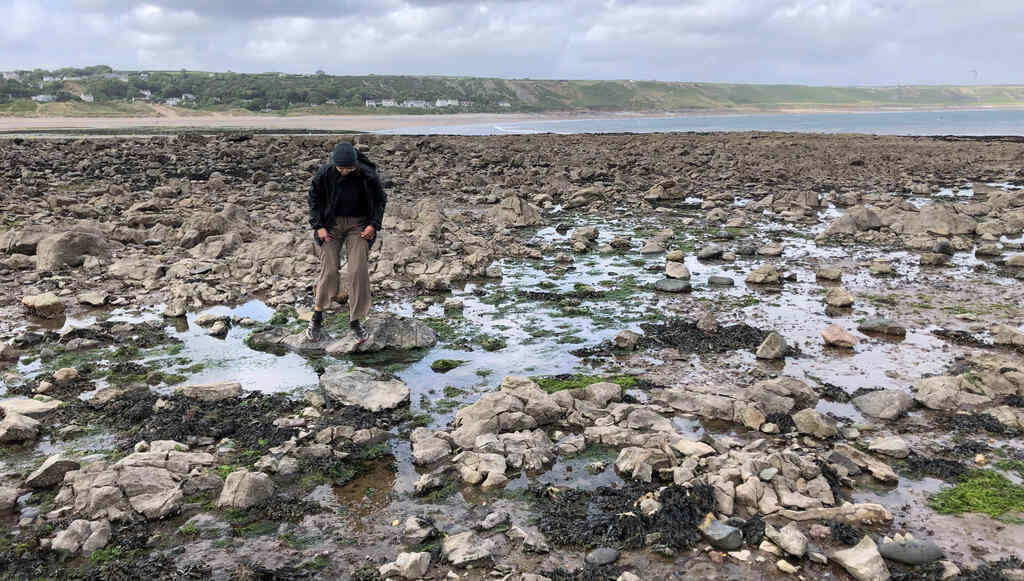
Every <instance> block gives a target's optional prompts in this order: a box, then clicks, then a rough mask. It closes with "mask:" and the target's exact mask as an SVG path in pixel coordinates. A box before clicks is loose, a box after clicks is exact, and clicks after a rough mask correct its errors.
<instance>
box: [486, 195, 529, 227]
mask: <svg viewBox="0 0 1024 581" xmlns="http://www.w3.org/2000/svg"><path fill="white" fill-rule="evenodd" d="M487 216H488V217H489V218H490V219H491V220H492V221H494V222H497V223H498V224H504V225H506V226H512V227H513V228H522V227H526V226H535V225H537V224H539V223H540V210H539V209H538V208H537V207H536V206H534V205H533V204H530V203H529V202H527V201H526V200H523V199H522V198H520V197H518V196H515V195H512V196H508V197H506V198H505V199H503V200H502V201H501V202H500V203H499V204H498V205H497V206H495V207H493V208H491V209H490V210H489V211H488V212H487Z"/></svg>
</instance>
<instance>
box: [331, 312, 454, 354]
mask: <svg viewBox="0 0 1024 581" xmlns="http://www.w3.org/2000/svg"><path fill="white" fill-rule="evenodd" d="M363 330H365V331H366V340H365V341H363V342H362V343H360V342H359V340H358V339H357V338H356V336H355V334H354V333H349V334H347V335H345V336H344V337H342V338H341V339H340V340H338V341H335V342H333V343H331V344H330V345H328V346H327V353H328V354H330V355H343V354H348V353H374V352H377V351H385V350H389V349H394V350H409V349H422V348H425V347H433V346H434V344H435V343H437V333H435V332H434V330H433V329H431V328H430V326H428V325H427V324H426V323H424V322H423V321H418V320H416V319H410V318H407V317H399V316H398V315H392V314H390V313H389V314H385V315H382V316H378V317H371V318H369V319H367V320H366V321H365V322H364V323H363Z"/></svg>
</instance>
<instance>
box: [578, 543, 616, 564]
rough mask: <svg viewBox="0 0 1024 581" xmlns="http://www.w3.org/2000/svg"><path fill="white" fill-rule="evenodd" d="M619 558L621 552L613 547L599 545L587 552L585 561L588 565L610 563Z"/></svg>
mask: <svg viewBox="0 0 1024 581" xmlns="http://www.w3.org/2000/svg"><path fill="white" fill-rule="evenodd" d="M618 560H619V552H618V551H617V550H615V549H613V548H611V547H599V548H597V549H594V550H593V551H590V552H589V553H587V556H586V558H585V559H584V561H586V562H587V564H588V565H595V566H598V567H600V566H601V565H608V564H611V563H614V562H615V561H618Z"/></svg>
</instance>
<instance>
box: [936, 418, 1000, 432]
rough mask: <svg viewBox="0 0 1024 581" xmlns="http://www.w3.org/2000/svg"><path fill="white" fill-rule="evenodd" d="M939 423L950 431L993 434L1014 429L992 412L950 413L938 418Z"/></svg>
mask: <svg viewBox="0 0 1024 581" xmlns="http://www.w3.org/2000/svg"><path fill="white" fill-rule="evenodd" d="M938 424H939V426H940V427H942V428H944V429H946V430H949V431H955V432H964V433H969V434H977V433H978V432H982V431H985V432H989V433H992V434H1007V433H1009V432H1011V431H1012V430H1010V429H1009V428H1007V427H1006V426H1005V425H1003V424H1002V423H1000V422H999V420H997V419H995V418H994V417H993V416H992V415H991V414H949V415H947V416H943V417H940V418H938Z"/></svg>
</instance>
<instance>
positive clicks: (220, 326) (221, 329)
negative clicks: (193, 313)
mask: <svg viewBox="0 0 1024 581" xmlns="http://www.w3.org/2000/svg"><path fill="white" fill-rule="evenodd" d="M208 334H209V335H210V336H211V337H224V336H226V335H227V334H228V325H227V323H225V322H224V321H217V322H215V323H214V324H213V326H211V327H210V330H209V332H208Z"/></svg>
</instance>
